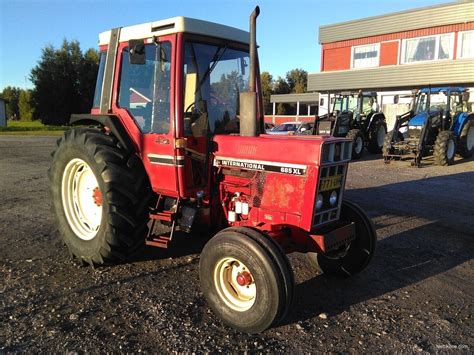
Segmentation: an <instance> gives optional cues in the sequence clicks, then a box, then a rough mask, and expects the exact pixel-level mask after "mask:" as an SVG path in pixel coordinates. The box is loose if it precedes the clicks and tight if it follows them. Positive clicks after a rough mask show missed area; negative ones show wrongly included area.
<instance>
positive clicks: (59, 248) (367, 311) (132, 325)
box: [0, 136, 474, 353]
mask: <svg viewBox="0 0 474 355" xmlns="http://www.w3.org/2000/svg"><path fill="white" fill-rule="evenodd" d="M54 141H55V138H47V137H5V136H0V196H1V203H0V272H1V275H0V278H1V279H2V280H3V282H1V284H0V292H1V296H0V298H1V314H0V329H1V331H0V352H11V351H28V352H45V351H48V352H58V351H61V352H64V351H73V352H77V351H81V352H83V351H84V352H98V351H100V352H109V351H121V352H141V351H146V352H173V351H178V352H206V351H212V352H225V353H228V352H237V351H251V352H254V351H257V352H284V353H302V352H316V351H337V352H340V351H350V352H379V351H381V350H382V351H390V352H391V351H399V352H413V351H427V352H437V351H445V350H457V351H459V350H461V351H462V352H465V353H472V351H473V349H474V339H473V336H472V334H473V333H472V330H473V329H474V324H473V314H474V312H473V305H472V295H473V294H474V270H473V266H474V262H473V256H474V160H472V159H471V160H468V161H458V162H457V164H455V165H454V166H450V167H436V166H433V165H432V162H431V161H429V160H427V161H426V163H425V164H424V166H423V167H422V168H419V169H416V168H411V167H410V166H409V163H408V162H394V163H392V164H390V165H384V164H383V163H382V161H381V160H380V159H375V158H368V159H366V160H362V161H358V162H354V163H351V166H350V169H349V176H348V179H347V188H348V191H347V193H346V196H347V197H349V198H351V199H352V200H354V201H356V202H358V203H359V204H360V205H361V206H362V207H363V208H365V209H366V210H367V211H368V213H369V214H370V216H371V217H372V218H373V221H374V223H375V225H376V228H377V232H378V239H379V243H378V246H377V251H376V254H375V257H374V259H373V261H372V263H371V264H370V266H369V267H368V268H367V269H366V270H365V271H364V272H362V273H361V274H359V275H356V276H354V277H353V278H351V279H348V280H335V279H331V278H327V277H326V276H324V275H318V274H317V273H316V272H315V271H314V270H312V269H311V267H310V265H309V263H307V261H306V259H305V257H304V255H301V254H293V255H291V256H290V259H291V263H292V267H293V269H294V272H295V276H296V283H297V285H296V300H295V304H294V308H293V311H292V313H291V314H290V316H289V317H288V319H287V320H286V322H285V323H284V324H283V325H281V326H279V327H277V328H273V329H270V330H268V331H266V332H264V333H263V334H259V335H252V336H250V335H247V334H243V333H240V332H237V331H234V330H232V329H230V328H228V327H226V326H224V325H223V324H222V323H221V322H220V320H219V319H217V318H216V317H215V316H214V315H213V314H212V313H211V312H210V310H209V308H208V306H207V305H206V303H205V301H204V300H203V297H202V294H201V292H200V290H199V285H198V262H199V251H200V250H201V248H202V247H203V245H204V243H205V241H206V238H205V236H186V235H178V236H177V237H176V240H174V241H173V244H172V248H171V249H169V250H161V249H155V248H149V247H145V246H144V247H143V248H142V250H140V251H139V252H138V253H137V254H136V255H135V257H134V259H133V260H132V261H131V262H130V263H127V264H124V265H118V266H114V267H107V268H99V269H95V270H94V269H91V268H89V267H79V266H76V265H75V264H74V263H73V262H71V261H70V260H69V255H68V252H67V250H66V248H65V247H64V246H63V245H62V243H61V242H60V240H59V238H58V236H57V231H56V229H55V225H54V222H53V215H52V213H51V202H50V199H49V194H48V189H47V184H48V181H47V178H46V171H47V169H48V166H49V162H50V154H49V153H50V152H51V151H52V150H53V146H54ZM188 239H189V240H188ZM191 239H192V240H191Z"/></svg>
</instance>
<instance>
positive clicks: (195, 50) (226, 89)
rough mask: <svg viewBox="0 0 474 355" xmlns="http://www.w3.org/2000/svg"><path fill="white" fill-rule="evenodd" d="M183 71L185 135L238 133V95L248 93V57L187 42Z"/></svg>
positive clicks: (221, 47) (228, 50)
mask: <svg viewBox="0 0 474 355" xmlns="http://www.w3.org/2000/svg"><path fill="white" fill-rule="evenodd" d="M183 71H184V75H183V90H184V93H183V98H184V99H183V102H184V103H183V112H184V129H185V134H187V135H193V136H195V137H199V136H208V135H214V134H229V133H239V129H240V125H239V95H240V93H241V92H243V91H247V90H248V85H249V54H248V53H247V52H244V51H241V50H237V49H233V48H229V47H227V46H226V45H215V44H204V43H198V42H186V44H185V47H184V68H183Z"/></svg>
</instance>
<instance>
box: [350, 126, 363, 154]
mask: <svg viewBox="0 0 474 355" xmlns="http://www.w3.org/2000/svg"><path fill="white" fill-rule="evenodd" d="M346 138H349V139H352V159H353V160H355V159H360V158H361V157H362V155H363V154H364V145H365V142H364V140H365V139H364V134H363V133H362V131H361V130H360V129H351V130H350V131H349V132H347V136H346Z"/></svg>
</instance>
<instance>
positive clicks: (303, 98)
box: [270, 92, 319, 104]
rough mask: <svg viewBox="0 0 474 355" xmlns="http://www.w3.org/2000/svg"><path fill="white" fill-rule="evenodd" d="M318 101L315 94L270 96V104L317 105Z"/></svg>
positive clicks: (317, 96) (317, 95)
mask: <svg viewBox="0 0 474 355" xmlns="http://www.w3.org/2000/svg"><path fill="white" fill-rule="evenodd" d="M318 101H319V94H318V93H316V92H310V93H304V94H282V95H272V96H270V102H275V103H280V102H282V103H286V104H289V103H296V102H299V103H302V104H317V103H318Z"/></svg>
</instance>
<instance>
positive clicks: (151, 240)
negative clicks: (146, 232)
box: [145, 233, 172, 249]
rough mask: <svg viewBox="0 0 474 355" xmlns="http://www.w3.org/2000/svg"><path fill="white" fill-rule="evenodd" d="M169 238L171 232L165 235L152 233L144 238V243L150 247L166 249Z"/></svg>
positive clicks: (170, 237)
mask: <svg viewBox="0 0 474 355" xmlns="http://www.w3.org/2000/svg"><path fill="white" fill-rule="evenodd" d="M171 239H172V236H171V233H168V234H165V235H154V234H152V235H150V236H148V237H147V238H146V240H145V244H146V245H150V246H152V247H158V248H163V249H167V248H168V243H169V242H170V241H171Z"/></svg>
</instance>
